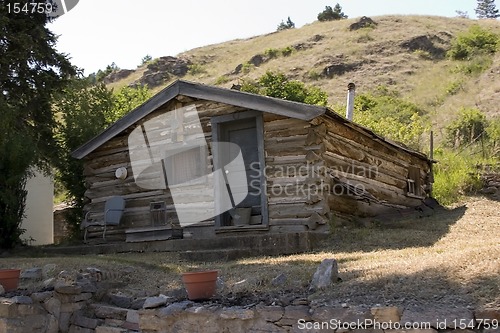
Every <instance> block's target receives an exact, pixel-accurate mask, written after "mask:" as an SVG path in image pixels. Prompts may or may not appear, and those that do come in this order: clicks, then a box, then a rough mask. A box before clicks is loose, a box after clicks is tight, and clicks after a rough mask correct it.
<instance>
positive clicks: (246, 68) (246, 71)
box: [241, 62, 254, 74]
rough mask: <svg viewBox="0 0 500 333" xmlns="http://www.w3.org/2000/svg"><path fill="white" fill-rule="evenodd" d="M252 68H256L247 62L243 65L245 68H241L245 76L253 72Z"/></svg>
mask: <svg viewBox="0 0 500 333" xmlns="http://www.w3.org/2000/svg"><path fill="white" fill-rule="evenodd" d="M252 68H254V65H252V64H251V63H249V62H245V63H244V64H243V66H242V67H241V72H242V73H243V74H248V73H250V71H251V70H252Z"/></svg>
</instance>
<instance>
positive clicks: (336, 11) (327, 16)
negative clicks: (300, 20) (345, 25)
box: [318, 3, 347, 21]
mask: <svg viewBox="0 0 500 333" xmlns="http://www.w3.org/2000/svg"><path fill="white" fill-rule="evenodd" d="M346 18H347V15H345V14H344V12H342V7H341V6H340V5H339V4H338V3H337V4H336V5H335V7H334V8H333V9H332V7H330V6H326V7H325V10H324V11H322V12H321V13H319V14H318V20H319V21H335V20H342V19H346Z"/></svg>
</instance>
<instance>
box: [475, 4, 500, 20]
mask: <svg viewBox="0 0 500 333" xmlns="http://www.w3.org/2000/svg"><path fill="white" fill-rule="evenodd" d="M476 15H477V17H478V18H480V19H481V18H491V19H496V18H498V17H500V14H499V13H498V9H497V8H496V6H495V0H477V7H476Z"/></svg>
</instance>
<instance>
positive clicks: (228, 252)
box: [179, 248, 260, 262]
mask: <svg viewBox="0 0 500 333" xmlns="http://www.w3.org/2000/svg"><path fill="white" fill-rule="evenodd" d="M258 252H260V251H255V250H252V249H241V248H238V249H236V248H234V249H217V250H194V251H181V252H179V259H181V260H186V261H192V262H212V261H229V260H235V259H240V258H247V257H252V256H258V255H259V254H258Z"/></svg>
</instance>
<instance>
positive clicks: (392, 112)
mask: <svg viewBox="0 0 500 333" xmlns="http://www.w3.org/2000/svg"><path fill="white" fill-rule="evenodd" d="M354 109H355V111H354V121H355V122H357V123H359V124H361V125H363V126H366V127H368V128H370V129H372V130H373V131H375V132H376V133H378V134H380V135H382V136H384V137H387V138H390V139H392V140H395V141H399V142H401V143H404V144H406V145H408V146H410V147H412V148H414V149H420V148H421V145H422V135H423V133H424V131H425V129H426V127H427V123H428V121H427V117H426V116H425V111H424V110H423V109H421V108H420V107H419V106H418V105H416V104H413V103H411V102H408V101H405V100H403V99H401V98H400V97H399V96H398V95H397V93H395V92H391V91H389V90H388V89H387V88H386V87H379V88H378V90H377V91H376V92H374V93H373V94H361V95H358V96H357V97H356V99H355V102H354Z"/></svg>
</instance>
